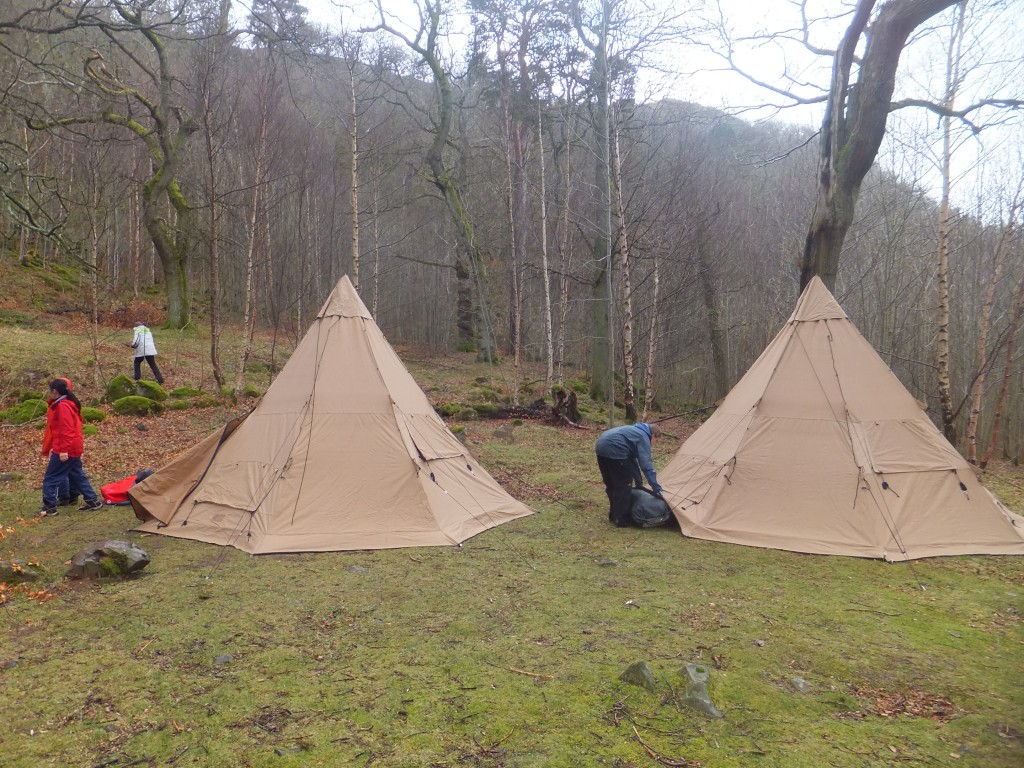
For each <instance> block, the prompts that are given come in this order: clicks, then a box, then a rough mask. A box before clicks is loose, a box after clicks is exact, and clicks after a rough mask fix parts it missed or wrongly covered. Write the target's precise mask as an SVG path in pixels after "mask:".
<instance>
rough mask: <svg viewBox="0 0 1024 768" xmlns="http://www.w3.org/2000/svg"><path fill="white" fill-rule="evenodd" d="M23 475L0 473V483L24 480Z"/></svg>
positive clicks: (19, 473)
mask: <svg viewBox="0 0 1024 768" xmlns="http://www.w3.org/2000/svg"><path fill="white" fill-rule="evenodd" d="M24 479H25V475H23V474H22V473H21V472H0V483H13V482H14V481H15V480H24Z"/></svg>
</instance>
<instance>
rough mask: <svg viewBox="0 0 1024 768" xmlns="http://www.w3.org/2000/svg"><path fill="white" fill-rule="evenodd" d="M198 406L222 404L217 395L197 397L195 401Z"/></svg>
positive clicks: (207, 406)
mask: <svg viewBox="0 0 1024 768" xmlns="http://www.w3.org/2000/svg"><path fill="white" fill-rule="evenodd" d="M192 405H194V406H195V407H196V408H216V407H217V406H218V405H220V400H218V399H217V398H216V397H197V398H196V399H195V400H194V401H193V402H192Z"/></svg>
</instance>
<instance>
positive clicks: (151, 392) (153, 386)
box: [135, 379, 167, 403]
mask: <svg viewBox="0 0 1024 768" xmlns="http://www.w3.org/2000/svg"><path fill="white" fill-rule="evenodd" d="M135 387H136V391H135V394H137V395H139V396H140V397H148V398H149V399H150V400H155V401H156V402H158V403H162V402H163V401H164V400H166V399H167V390H166V389H164V388H163V387H161V386H160V385H159V384H157V383H156V382H155V381H146V380H145V379H142V380H141V381H136V382H135Z"/></svg>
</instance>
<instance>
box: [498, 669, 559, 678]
mask: <svg viewBox="0 0 1024 768" xmlns="http://www.w3.org/2000/svg"><path fill="white" fill-rule="evenodd" d="M508 671H509V672H515V673H516V674H517V675H526V676H527V677H535V678H537V679H538V680H554V679H555V676H554V675H542V674H540V673H539V672H527V671H526V670H525V669H516V668H515V667H508Z"/></svg>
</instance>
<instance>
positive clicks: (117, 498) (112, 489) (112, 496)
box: [100, 475, 136, 504]
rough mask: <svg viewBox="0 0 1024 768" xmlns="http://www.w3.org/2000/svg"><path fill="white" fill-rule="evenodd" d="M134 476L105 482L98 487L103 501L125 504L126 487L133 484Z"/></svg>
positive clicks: (126, 497)
mask: <svg viewBox="0 0 1024 768" xmlns="http://www.w3.org/2000/svg"><path fill="white" fill-rule="evenodd" d="M135 477H136V476H135V475H132V476H131V477H126V478H125V479H124V480H117V481H115V482H113V483H107V484H106V485H104V486H103V487H102V488H100V496H102V497H103V503H104V504H127V503H128V489H129V488H131V487H132V486H133V485H135Z"/></svg>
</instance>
